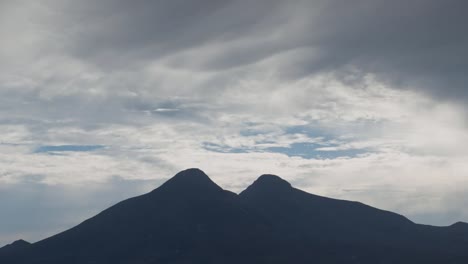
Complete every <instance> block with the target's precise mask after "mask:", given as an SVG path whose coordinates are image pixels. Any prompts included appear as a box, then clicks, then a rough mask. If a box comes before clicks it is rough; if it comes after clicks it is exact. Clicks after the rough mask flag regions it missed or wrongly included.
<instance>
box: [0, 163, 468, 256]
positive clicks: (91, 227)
mask: <svg viewBox="0 0 468 264" xmlns="http://www.w3.org/2000/svg"><path fill="white" fill-rule="evenodd" d="M15 244H16V246H15ZM12 248H13V249H14V250H12ZM467 251H468V225H467V224H466V223H461V222H459V223H456V224H454V225H452V226H449V227H433V226H426V225H418V224H415V223H413V222H411V221H410V220H408V219H407V218H405V217H403V216H401V215H398V214H395V213H392V212H388V211H384V210H379V209H376V208H373V207H370V206H367V205H364V204H361V203H358V202H350V201H343V200H336V199H331V198H326V197H321V196H317V195H313V194H309V193H306V192H303V191H301V190H299V189H296V188H293V187H292V186H291V184H289V183H288V182H287V181H285V180H283V179H281V178H280V177H278V176H274V175H262V176H260V177H259V178H258V179H257V180H256V181H255V182H254V183H253V184H252V185H251V186H249V187H248V188H247V189H246V190H245V191H243V192H241V193H240V194H239V195H237V194H235V193H232V192H229V191H226V190H223V189H222V188H221V187H219V186H218V185H216V184H215V183H214V182H213V181H212V180H211V179H210V178H209V177H208V176H207V175H206V174H205V173H204V172H203V171H201V170H199V169H188V170H185V171H182V172H180V173H178V174H177V175H175V176H174V177H173V178H171V179H170V180H168V181H167V182H165V183H164V184H163V185H161V186H160V187H159V188H157V189H155V190H153V191H151V192H150V193H147V194H144V195H141V196H138V197H134V198H131V199H128V200H125V201H123V202H120V203H118V204H116V205H114V206H112V207H110V208H108V209H106V210H104V211H103V212H101V213H99V214H98V215H96V216H94V217H92V218H90V219H88V220H86V221H84V222H83V223H81V224H79V225H77V226H76V227H74V228H71V229H69V230H67V231H65V232H63V233H60V234H57V235H55V236H52V237H49V238H47V239H44V240H42V241H39V242H36V243H33V244H29V243H27V242H24V243H23V242H18V243H17V242H15V243H13V244H11V245H9V246H7V247H4V248H2V249H0V263H10V264H26V263H27V264H36V263H37V264H39V263H40V264H43V263H47V264H55V263H70V264H73V263H75V264H82V263H83V264H84V263H112V264H114V263H117V264H119V263H122V264H126V263H136V264H138V263H141V264H150V263H151V264H153V263H154V264H156V263H228V264H229V263H233V264H234V263H246V264H250V263H252V264H253V263H412V264H414V263H465V264H466V263H468V253H467Z"/></svg>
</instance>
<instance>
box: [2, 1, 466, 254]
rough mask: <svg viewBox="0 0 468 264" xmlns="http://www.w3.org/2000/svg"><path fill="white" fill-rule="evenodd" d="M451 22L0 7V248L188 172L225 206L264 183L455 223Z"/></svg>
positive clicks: (457, 83)
mask: <svg viewBox="0 0 468 264" xmlns="http://www.w3.org/2000/svg"><path fill="white" fill-rule="evenodd" d="M466 10H468V4H467V2H466V1H461V0H458V1H457V0H447V1H435V0H424V1H423V0H412V1H400V0H396V1H383V0H372V1H371V0H355V1H339V0H328V1H325V0H317V1H300V0H296V1H270V0H269V1H267V0H265V1H263V0H254V1H242V0H241V1H228V0H226V1H214V0H213V1H212V0H196V1H180V0H175V1H174V0H172V1H143V0H141V1H123V0H103V1H91V0H84V1H67V0H65V1H61V0H60V1H59V0H42V1H21V0H15V1H13V0H11V1H8V0H7V1H1V2H0V37H1V39H2V41H1V44H0V133H1V140H0V198H2V199H1V202H0V210H1V211H2V212H5V214H7V215H8V216H7V217H3V215H2V217H1V218H2V220H0V246H1V244H5V243H8V242H11V240H14V239H17V238H23V239H27V240H32V241H36V240H38V239H41V238H44V237H45V236H46V235H50V234H53V233H55V232H58V231H61V230H63V229H64V228H67V227H71V226H73V225H75V224H77V223H79V222H80V221H82V220H84V219H86V218H87V217H89V216H91V215H93V214H95V213H97V212H98V211H99V210H102V209H104V208H105V207H106V206H108V205H110V204H112V203H114V202H117V201H119V200H121V199H123V198H126V197H130V196H133V195H137V194H140V193H142V192H145V191H149V190H151V189H153V188H155V187H157V186H158V184H160V183H161V182H162V180H164V179H166V178H167V177H169V176H171V175H173V174H175V173H176V172H177V171H179V170H182V169H185V168H188V167H199V168H201V169H203V170H205V171H206V172H207V173H208V174H209V175H210V176H211V177H212V178H213V179H214V180H215V181H216V182H218V183H219V184H220V185H222V187H224V188H227V189H231V190H233V191H240V190H242V189H243V188H245V187H246V186H247V185H248V184H250V183H251V182H252V181H253V180H254V179H255V178H256V177H257V176H258V175H260V174H262V173H274V174H278V175H280V176H282V177H284V178H285V179H287V180H289V181H291V183H292V184H293V185H295V186H296V187H298V188H302V189H305V190H307V191H310V192H312V193H317V194H321V195H328V196H333V197H338V198H343V199H352V200H359V201H362V202H365V203H368V204H370V205H373V206H377V207H381V208H384V209H388V210H394V211H397V212H399V213H402V214H405V215H406V216H408V217H409V218H410V219H412V220H414V221H417V222H421V223H427V224H437V225H447V224H451V223H453V222H456V221H459V220H461V221H468V211H466V210H464V208H463V207H464V206H463V205H464V204H466V202H468V195H467V193H468V192H467V191H468V163H467V161H468V150H467V149H466V148H465V147H464V144H465V143H467V142H468V126H467V122H468V116H467V115H468V109H467V108H466V104H467V103H468V88H467V87H466V85H467V81H468V80H467V77H466V76H467V73H468V48H467V47H468V34H467V30H466V26H465V25H466V24H468V16H466ZM84 187H86V188H84ZM88 204H90V205H88ZM48 212H50V214H49V213H48ZM38 219H40V220H38ZM38 221H39V222H38Z"/></svg>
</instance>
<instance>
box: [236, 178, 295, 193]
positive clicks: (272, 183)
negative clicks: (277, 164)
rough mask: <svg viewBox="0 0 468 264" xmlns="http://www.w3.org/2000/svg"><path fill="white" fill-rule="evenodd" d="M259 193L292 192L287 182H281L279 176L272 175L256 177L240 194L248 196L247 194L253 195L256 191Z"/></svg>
mask: <svg viewBox="0 0 468 264" xmlns="http://www.w3.org/2000/svg"><path fill="white" fill-rule="evenodd" d="M255 190H257V191H260V192H264V191H267V192H270V191H289V190H292V186H291V184H290V183H289V182H287V181H285V180H283V179H282V178H280V177H279V176H276V175H272V174H263V175H262V176H260V177H258V179H257V180H256V181H254V183H252V185H250V186H249V187H247V189H245V190H244V191H243V192H242V193H241V194H244V195H248V194H249V193H255V192H256V191H255Z"/></svg>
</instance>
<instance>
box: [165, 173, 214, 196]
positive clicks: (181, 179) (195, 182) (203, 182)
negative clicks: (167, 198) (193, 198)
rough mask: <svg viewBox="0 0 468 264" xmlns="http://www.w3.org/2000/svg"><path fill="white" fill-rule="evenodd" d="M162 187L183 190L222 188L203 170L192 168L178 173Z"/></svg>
mask: <svg viewBox="0 0 468 264" xmlns="http://www.w3.org/2000/svg"><path fill="white" fill-rule="evenodd" d="M161 188H163V189H168V188H170V189H173V188H174V189H178V190H181V191H188V190H191V191H196V190H200V189H202V190H222V189H221V187H219V186H218V185H217V184H216V183H214V182H213V181H212V180H211V179H210V177H208V175H206V174H205V173H204V172H203V171H202V170H200V169H197V168H191V169H186V170H183V171H181V172H179V173H177V174H176V175H175V176H174V177H172V178H171V179H169V180H168V181H167V182H165V183H164V184H163V185H162V186H161Z"/></svg>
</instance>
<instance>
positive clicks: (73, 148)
mask: <svg viewBox="0 0 468 264" xmlns="http://www.w3.org/2000/svg"><path fill="white" fill-rule="evenodd" d="M102 148H104V146H103V145H56V146H48V145H46V146H40V147H38V148H36V150H35V151H34V153H54V152H90V151H95V150H98V149H102Z"/></svg>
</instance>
